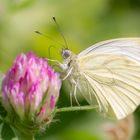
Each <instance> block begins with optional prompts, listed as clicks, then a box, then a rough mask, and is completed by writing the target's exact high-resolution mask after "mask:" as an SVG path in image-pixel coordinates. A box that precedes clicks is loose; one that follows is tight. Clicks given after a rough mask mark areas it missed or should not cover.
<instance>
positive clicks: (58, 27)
mask: <svg viewBox="0 0 140 140" xmlns="http://www.w3.org/2000/svg"><path fill="white" fill-rule="evenodd" d="M53 21H54V22H55V24H56V26H57V29H58V31H59V33H60V35H61V36H62V38H63V40H64V43H65V47H66V48H68V44H67V41H66V39H65V36H64V34H63V33H62V31H61V29H60V26H59V24H58V22H57V21H56V18H55V17H53Z"/></svg>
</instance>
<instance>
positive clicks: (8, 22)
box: [0, 0, 140, 140]
mask: <svg viewBox="0 0 140 140" xmlns="http://www.w3.org/2000/svg"><path fill="white" fill-rule="evenodd" d="M52 16H55V17H56V18H57V20H58V23H59V24H60V27H61V30H62V31H63V33H64V35H65V37H66V39H67V43H68V45H69V48H70V49H71V50H72V51H73V52H75V53H78V52H80V51H81V50H83V49H85V48H87V47H89V46H90V45H92V44H94V43H96V42H100V41H102V40H107V39H112V38H120V37H135V36H137V37H140V0H87V1H82V0H67V1H66V0H0V70H1V71H2V72H5V71H6V70H7V69H8V68H9V67H10V66H11V65H12V62H13V60H14V59H15V57H16V55H17V54H19V53H21V52H25V53H26V52H28V51H32V52H34V53H36V54H38V55H39V56H41V57H49V58H50V55H49V52H48V48H49V46H52V45H54V46H55V47H56V48H59V49H61V48H62V46H60V45H58V44H57V43H54V42H53V41H51V40H49V39H47V38H44V37H43V36H39V35H37V34H35V33H34V31H35V30H39V31H40V32H43V33H44V34H46V35H49V36H51V37H52V38H54V39H56V40H58V41H59V42H62V43H63V39H62V38H61V36H60V34H59V32H58V30H57V28H56V25H55V24H54V22H53V20H52ZM51 58H52V59H58V60H60V61H61V60H62V58H61V53H60V51H58V50H57V49H54V48H52V49H51ZM68 93H69V91H68V90H66V89H65V87H64V86H63V87H62V90H61V97H60V100H59V102H58V106H59V107H61V106H69V105H70V103H69V102H70V101H69V97H68V96H67V95H68ZM108 122H110V120H109V119H105V118H103V117H101V116H100V115H99V114H98V113H96V112H95V111H86V112H84V111H83V112H70V113H60V114H57V115H56V117H55V120H54V122H53V123H52V124H51V125H50V126H49V127H48V128H47V131H46V133H44V134H42V135H39V136H37V137H36V138H37V139H38V140H111V138H109V135H108V134H107V133H106V132H105V131H104V128H105V124H106V123H108ZM135 124H136V126H135V133H134V137H133V138H132V140H140V109H139V108H138V109H137V111H136V113H135Z"/></svg>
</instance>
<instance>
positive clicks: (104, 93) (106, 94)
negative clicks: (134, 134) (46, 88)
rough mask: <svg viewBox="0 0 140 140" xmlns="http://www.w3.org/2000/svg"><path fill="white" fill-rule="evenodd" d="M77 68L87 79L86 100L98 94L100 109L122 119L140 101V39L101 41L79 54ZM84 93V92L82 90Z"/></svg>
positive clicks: (79, 86) (85, 79) (89, 100)
mask: <svg viewBox="0 0 140 140" xmlns="http://www.w3.org/2000/svg"><path fill="white" fill-rule="evenodd" d="M77 61H78V68H79V73H80V74H81V77H82V80H79V81H78V88H80V89H81V87H82V85H83V84H82V82H81V81H86V83H87V85H88V86H87V89H88V90H86V92H88V94H89V95H88V94H87V93H86V100H87V101H88V102H89V103H90V104H93V102H92V100H91V98H95V99H96V101H97V103H98V106H99V111H100V112H103V113H104V114H105V115H107V116H112V117H115V118H117V119H122V118H124V117H126V116H127V115H128V114H130V113H132V112H133V111H134V110H135V109H136V107H137V106H138V105H139V104H140V39H139V38H124V39H115V40H109V41H105V42H102V43H98V44H95V45H93V46H92V47H89V48H88V49H86V50H84V51H83V52H81V53H80V54H79V55H78V59H77ZM83 94H85V93H83Z"/></svg>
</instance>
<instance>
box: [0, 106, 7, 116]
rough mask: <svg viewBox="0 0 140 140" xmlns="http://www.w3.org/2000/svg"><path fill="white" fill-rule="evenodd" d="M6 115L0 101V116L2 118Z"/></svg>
mask: <svg viewBox="0 0 140 140" xmlns="http://www.w3.org/2000/svg"><path fill="white" fill-rule="evenodd" d="M6 115H7V112H6V110H5V109H4V107H3V106H2V104H1V103H0V116H2V117H3V118H4V117H5V116H6Z"/></svg>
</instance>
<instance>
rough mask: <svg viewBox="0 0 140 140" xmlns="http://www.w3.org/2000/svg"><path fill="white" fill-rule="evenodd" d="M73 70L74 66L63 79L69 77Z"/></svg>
mask: <svg viewBox="0 0 140 140" xmlns="http://www.w3.org/2000/svg"><path fill="white" fill-rule="evenodd" d="M72 70H73V68H71V69H70V70H69V72H68V73H67V75H66V76H65V77H64V78H63V79H62V80H63V81H64V80H66V79H67V78H68V77H69V75H70V74H71V72H72Z"/></svg>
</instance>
